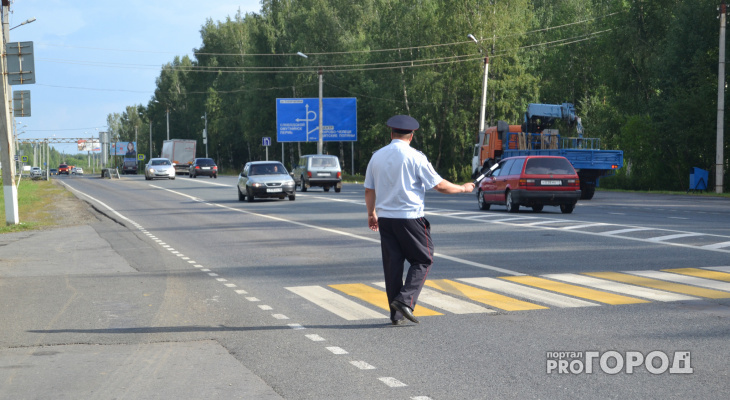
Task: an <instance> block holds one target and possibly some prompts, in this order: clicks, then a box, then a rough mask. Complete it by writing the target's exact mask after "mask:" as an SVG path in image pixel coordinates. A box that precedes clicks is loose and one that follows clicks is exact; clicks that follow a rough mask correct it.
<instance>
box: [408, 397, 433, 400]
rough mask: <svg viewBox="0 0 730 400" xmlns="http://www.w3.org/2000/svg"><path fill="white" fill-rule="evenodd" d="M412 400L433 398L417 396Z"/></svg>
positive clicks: (429, 399)
mask: <svg viewBox="0 0 730 400" xmlns="http://www.w3.org/2000/svg"><path fill="white" fill-rule="evenodd" d="M411 400H431V398H430V397H428V396H416V397H411Z"/></svg>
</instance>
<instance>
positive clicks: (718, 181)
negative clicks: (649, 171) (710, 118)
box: [715, 1, 727, 193]
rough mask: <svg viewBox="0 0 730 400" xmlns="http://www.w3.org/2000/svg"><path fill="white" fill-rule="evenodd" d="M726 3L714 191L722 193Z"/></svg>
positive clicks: (723, 8) (722, 11)
mask: <svg viewBox="0 0 730 400" xmlns="http://www.w3.org/2000/svg"><path fill="white" fill-rule="evenodd" d="M726 13H727V5H726V4H725V2H724V1H723V3H722V4H720V63H719V67H718V72H717V143H716V145H715V152H716V153H715V193H722V190H723V175H724V165H725V162H724V160H723V158H724V155H723V151H724V147H725V140H724V131H723V129H724V119H725V24H726Z"/></svg>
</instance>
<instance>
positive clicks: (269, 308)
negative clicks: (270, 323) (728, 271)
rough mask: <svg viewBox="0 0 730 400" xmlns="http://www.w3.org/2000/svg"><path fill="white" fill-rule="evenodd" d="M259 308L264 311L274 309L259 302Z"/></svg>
mask: <svg viewBox="0 0 730 400" xmlns="http://www.w3.org/2000/svg"><path fill="white" fill-rule="evenodd" d="M259 308H260V309H262V310H264V311H271V310H273V309H274V307H271V306H267V305H266V304H259Z"/></svg>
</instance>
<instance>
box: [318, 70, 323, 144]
mask: <svg viewBox="0 0 730 400" xmlns="http://www.w3.org/2000/svg"><path fill="white" fill-rule="evenodd" d="M323 147H324V142H323V135H322V68H320V69H319V141H318V142H317V154H322V148H323Z"/></svg>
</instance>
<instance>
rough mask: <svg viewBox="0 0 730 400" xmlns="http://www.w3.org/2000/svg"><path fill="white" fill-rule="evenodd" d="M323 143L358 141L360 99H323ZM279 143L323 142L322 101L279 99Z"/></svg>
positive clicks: (277, 127)
mask: <svg viewBox="0 0 730 400" xmlns="http://www.w3.org/2000/svg"><path fill="white" fill-rule="evenodd" d="M322 108H323V111H322V113H323V114H324V118H323V120H322V131H323V133H322V140H323V141H325V142H355V141H357V99H355V98H354V97H334V98H324V99H322ZM276 140H277V141H278V142H317V141H319V99H318V98H305V99H276Z"/></svg>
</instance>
